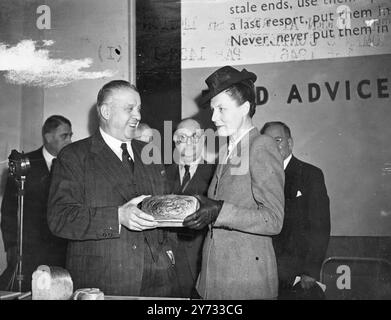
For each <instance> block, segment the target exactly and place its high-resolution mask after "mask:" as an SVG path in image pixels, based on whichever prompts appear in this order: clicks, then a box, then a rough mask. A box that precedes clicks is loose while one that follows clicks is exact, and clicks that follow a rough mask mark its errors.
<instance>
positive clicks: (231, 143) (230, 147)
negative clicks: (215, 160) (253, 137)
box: [228, 126, 255, 156]
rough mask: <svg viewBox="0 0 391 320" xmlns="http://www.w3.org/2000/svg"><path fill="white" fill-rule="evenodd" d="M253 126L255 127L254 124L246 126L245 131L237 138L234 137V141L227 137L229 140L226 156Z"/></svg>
mask: <svg viewBox="0 0 391 320" xmlns="http://www.w3.org/2000/svg"><path fill="white" fill-rule="evenodd" d="M253 128H255V127H254V126H251V127H250V128H248V129H247V130H246V131H244V132H243V133H242V134H241V135H240V136H239V137H238V138H237V139H235V140H234V141H232V142H231V139H229V142H228V156H229V155H230V154H231V152H232V150H233V149H235V146H236V145H237V144H238V143H239V142H240V140H242V139H243V137H244V136H245V135H246V134H248V133H249V132H250V131H251V130H252V129H253Z"/></svg>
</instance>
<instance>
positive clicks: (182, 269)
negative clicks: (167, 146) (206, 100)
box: [167, 119, 216, 298]
mask: <svg viewBox="0 0 391 320" xmlns="http://www.w3.org/2000/svg"><path fill="white" fill-rule="evenodd" d="M173 140H174V143H175V151H174V159H175V160H178V161H175V162H176V163H173V164H171V165H169V166H168V167H167V177H168V179H169V181H170V184H171V193H173V194H182V195H203V196H206V195H207V192H208V188H209V183H210V181H211V180H212V177H213V173H214V171H215V168H216V167H215V165H214V164H208V163H206V162H205V161H204V158H203V154H204V152H205V148H204V144H205V136H204V134H203V130H202V129H201V126H200V124H199V122H198V121H196V120H194V119H184V120H182V121H181V122H180V123H179V124H178V126H177V130H176V131H175V133H174V137H173ZM206 231H207V229H203V230H193V229H188V228H181V229H178V248H179V249H178V254H177V259H176V261H177V264H176V265H177V273H178V279H179V284H180V288H181V297H187V298H195V297H198V294H197V293H196V290H195V284H196V281H197V277H198V274H199V272H200V268H201V256H202V245H203V242H204V237H205V234H206Z"/></svg>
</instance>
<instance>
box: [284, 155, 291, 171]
mask: <svg viewBox="0 0 391 320" xmlns="http://www.w3.org/2000/svg"><path fill="white" fill-rule="evenodd" d="M291 159H292V153H291V154H290V155H289V156H288V158H286V159H285V160H284V170H285V169H286V167H287V166H288V164H289V161H291Z"/></svg>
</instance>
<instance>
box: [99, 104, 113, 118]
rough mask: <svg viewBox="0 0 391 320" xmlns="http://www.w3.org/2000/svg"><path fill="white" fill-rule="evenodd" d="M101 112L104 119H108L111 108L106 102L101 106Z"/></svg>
mask: <svg viewBox="0 0 391 320" xmlns="http://www.w3.org/2000/svg"><path fill="white" fill-rule="evenodd" d="M100 113H101V115H102V117H103V119H105V120H108V119H109V118H110V114H111V108H110V106H109V105H108V104H106V103H104V104H102V105H101V106H100Z"/></svg>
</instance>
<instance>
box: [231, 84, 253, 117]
mask: <svg viewBox="0 0 391 320" xmlns="http://www.w3.org/2000/svg"><path fill="white" fill-rule="evenodd" d="M224 92H226V93H227V94H228V95H230V96H231V97H232V98H233V99H235V100H236V102H237V103H238V104H239V105H241V104H243V103H245V102H246V101H248V102H249V103H250V110H249V113H248V115H249V116H250V118H252V117H253V115H254V113H255V109H256V106H257V104H256V103H255V86H254V82H253V81H251V80H245V81H242V82H238V83H235V84H233V85H232V86H230V87H229V88H228V89H226V90H225V91H224Z"/></svg>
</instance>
